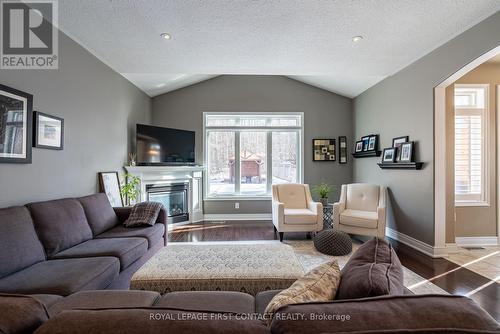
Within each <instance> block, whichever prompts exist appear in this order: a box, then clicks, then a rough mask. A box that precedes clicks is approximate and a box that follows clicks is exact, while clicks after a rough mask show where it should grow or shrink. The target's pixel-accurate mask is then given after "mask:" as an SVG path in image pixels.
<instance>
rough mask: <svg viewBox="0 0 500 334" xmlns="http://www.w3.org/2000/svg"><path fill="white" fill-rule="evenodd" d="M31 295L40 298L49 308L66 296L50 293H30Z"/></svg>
mask: <svg viewBox="0 0 500 334" xmlns="http://www.w3.org/2000/svg"><path fill="white" fill-rule="evenodd" d="M29 296H30V297H33V298H35V299H36V300H38V301H39V302H40V303H42V304H43V305H44V306H45V308H47V309H48V308H49V307H51V306H52V305H54V304H55V303H57V302H58V301H60V300H61V299H63V298H64V297H63V296H59V295H48V294H35V295H29Z"/></svg>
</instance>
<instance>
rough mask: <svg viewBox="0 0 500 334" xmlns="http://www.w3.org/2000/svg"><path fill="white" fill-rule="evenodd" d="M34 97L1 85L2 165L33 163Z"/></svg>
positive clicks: (0, 135)
mask: <svg viewBox="0 0 500 334" xmlns="http://www.w3.org/2000/svg"><path fill="white" fill-rule="evenodd" d="M32 122H33V95H31V94H28V93H25V92H22V91H20V90H17V89H14V88H10V87H7V86H4V85H0V163H20V164H30V163H31V148H32V144H33V143H32V139H31V136H32V134H33V131H32V125H33V123H32Z"/></svg>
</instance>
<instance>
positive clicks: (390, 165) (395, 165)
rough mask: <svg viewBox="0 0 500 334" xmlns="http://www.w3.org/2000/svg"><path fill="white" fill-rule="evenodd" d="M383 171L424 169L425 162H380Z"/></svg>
mask: <svg viewBox="0 0 500 334" xmlns="http://www.w3.org/2000/svg"><path fill="white" fill-rule="evenodd" d="M377 165H378V166H379V167H380V168H382V169H417V170H418V169H422V166H423V165H424V163H423V162H379V163H378V164H377Z"/></svg>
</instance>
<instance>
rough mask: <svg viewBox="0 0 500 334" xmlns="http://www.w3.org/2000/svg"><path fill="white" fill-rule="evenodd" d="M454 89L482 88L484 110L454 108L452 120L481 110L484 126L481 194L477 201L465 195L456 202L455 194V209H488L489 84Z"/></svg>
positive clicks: (458, 86)
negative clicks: (458, 115)
mask: <svg viewBox="0 0 500 334" xmlns="http://www.w3.org/2000/svg"><path fill="white" fill-rule="evenodd" d="M455 88H484V90H485V92H484V99H485V103H484V109H478V108H470V107H465V108H463V107H462V108H454V114H453V118H455V115H456V114H460V113H464V114H465V113H467V114H470V113H478V112H480V111H481V110H482V113H484V115H483V119H484V122H483V123H484V124H482V131H483V134H484V135H483V151H484V153H483V156H482V163H483V168H482V189H483V191H482V194H481V195H480V198H479V199H467V197H468V196H467V195H461V196H460V197H461V198H462V199H458V200H457V195H456V194H455V206H456V207H469V206H470V207H488V206H491V204H490V182H489V181H490V171H491V168H490V154H489V148H490V137H489V133H490V131H489V127H490V112H491V110H490V85H489V84H455ZM453 189H455V185H453ZM470 197H475V196H474V195H470Z"/></svg>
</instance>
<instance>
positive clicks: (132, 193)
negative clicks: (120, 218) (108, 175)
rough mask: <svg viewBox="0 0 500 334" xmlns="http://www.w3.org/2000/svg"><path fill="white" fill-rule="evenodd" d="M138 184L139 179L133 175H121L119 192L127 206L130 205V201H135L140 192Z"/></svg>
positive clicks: (139, 182) (139, 183)
mask: <svg viewBox="0 0 500 334" xmlns="http://www.w3.org/2000/svg"><path fill="white" fill-rule="evenodd" d="M140 185H141V179H140V178H138V177H137V176H135V175H132V174H125V176H124V177H123V181H122V186H121V187H120V193H121V195H122V198H123V199H124V200H125V203H126V205H127V206H130V204H131V202H132V201H136V200H137V199H138V198H139V194H140V193H141V190H140Z"/></svg>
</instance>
